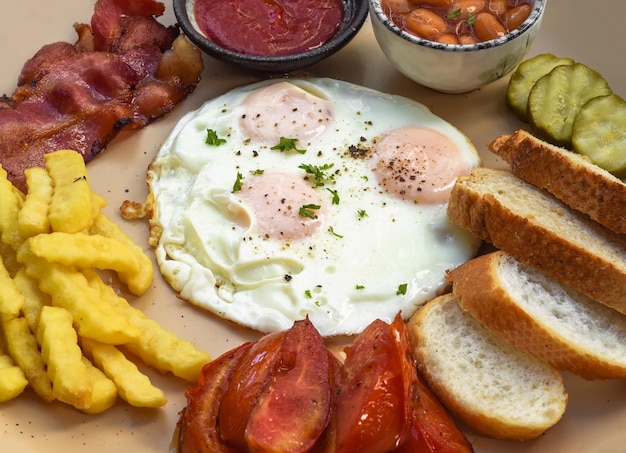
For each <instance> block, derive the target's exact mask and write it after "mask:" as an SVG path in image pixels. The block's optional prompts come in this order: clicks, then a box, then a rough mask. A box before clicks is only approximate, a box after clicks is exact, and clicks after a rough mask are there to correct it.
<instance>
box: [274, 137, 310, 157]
mask: <svg viewBox="0 0 626 453" xmlns="http://www.w3.org/2000/svg"><path fill="white" fill-rule="evenodd" d="M297 141H298V139H297V138H286V137H280V142H279V143H278V144H277V145H274V146H272V147H271V148H270V149H274V150H278V151H295V152H297V153H300V154H304V153H306V149H298V148H297V147H296V142H297Z"/></svg>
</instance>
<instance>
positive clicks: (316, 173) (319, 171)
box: [298, 164, 334, 187]
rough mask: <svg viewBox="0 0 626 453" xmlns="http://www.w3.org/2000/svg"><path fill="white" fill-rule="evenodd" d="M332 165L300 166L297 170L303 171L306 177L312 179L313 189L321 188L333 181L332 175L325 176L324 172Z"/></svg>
mask: <svg viewBox="0 0 626 453" xmlns="http://www.w3.org/2000/svg"><path fill="white" fill-rule="evenodd" d="M333 165H334V164H324V165H322V166H318V165H310V164H301V165H300V166H299V167H298V168H300V169H302V170H304V171H305V172H306V173H307V174H308V175H312V176H313V178H314V182H313V187H321V186H323V185H324V184H326V183H327V182H329V181H332V180H333V175H327V174H326V173H325V172H326V170H330V169H331V168H332V167H333Z"/></svg>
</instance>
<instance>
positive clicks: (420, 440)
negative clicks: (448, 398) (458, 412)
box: [396, 375, 474, 453]
mask: <svg viewBox="0 0 626 453" xmlns="http://www.w3.org/2000/svg"><path fill="white" fill-rule="evenodd" d="M413 401H414V402H413V414H412V427H411V432H410V435H409V436H408V438H407V440H406V441H405V443H404V444H403V445H402V446H401V447H399V448H398V449H397V450H396V452H399V453H472V452H473V451H474V449H473V447H472V444H471V443H470V442H469V440H467V438H466V437H465V435H464V434H463V432H462V431H461V430H460V429H459V428H458V427H457V425H456V423H455V422H454V420H453V419H452V417H451V416H450V414H449V413H448V411H447V410H446V408H445V407H444V406H443V405H442V404H441V402H440V401H439V399H437V397H436V396H435V395H434V394H433V393H432V391H431V390H430V388H429V387H428V386H427V385H426V382H425V381H424V380H423V378H422V377H421V376H419V375H418V380H417V382H416V386H415V396H414V400H413Z"/></svg>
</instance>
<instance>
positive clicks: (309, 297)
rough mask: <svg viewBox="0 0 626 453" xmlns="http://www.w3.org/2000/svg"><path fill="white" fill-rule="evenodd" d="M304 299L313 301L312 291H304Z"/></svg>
mask: <svg viewBox="0 0 626 453" xmlns="http://www.w3.org/2000/svg"><path fill="white" fill-rule="evenodd" d="M304 297H306V298H307V299H313V295H312V294H311V290H310V289H307V290H305V291H304Z"/></svg>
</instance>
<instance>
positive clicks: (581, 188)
mask: <svg viewBox="0 0 626 453" xmlns="http://www.w3.org/2000/svg"><path fill="white" fill-rule="evenodd" d="M488 148H489V149H490V150H491V151H492V152H493V153H495V154H497V155H498V156H500V157H502V158H503V159H504V160H505V161H506V162H507V163H508V164H509V166H510V168H511V171H512V172H513V174H514V175H516V176H518V177H520V178H522V179H523V180H524V181H526V182H529V183H531V184H533V185H535V186H537V187H539V188H541V189H545V190H547V191H548V192H550V193H551V194H552V195H554V196H555V197H557V198H558V199H560V200H562V201H563V202H564V203H565V204H567V205H569V206H570V207H572V208H573V209H576V210H578V211H580V212H583V213H585V214H587V215H588V216H589V217H591V218H592V219H594V220H595V221H596V222H599V223H601V224H602V225H604V226H605V227H606V228H608V229H610V230H612V231H615V232H616V233H626V184H624V183H623V182H622V180H621V179H619V178H616V177H615V176H613V175H612V174H611V173H609V172H608V171H606V170H603V169H602V168H600V167H598V166H597V165H595V164H594V163H592V162H591V161H590V160H589V159H587V158H586V157H584V156H582V155H580V154H577V153H575V152H572V151H569V150H567V149H565V148H560V147H558V146H554V145H552V144H550V143H548V142H545V141H543V140H541V139H539V138H537V137H535V136H533V135H532V134H530V133H529V132H527V131H524V130H518V131H516V132H515V133H513V134H512V135H503V136H501V137H498V138H497V139H495V140H494V141H493V142H491V143H490V144H489V145H488Z"/></svg>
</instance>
